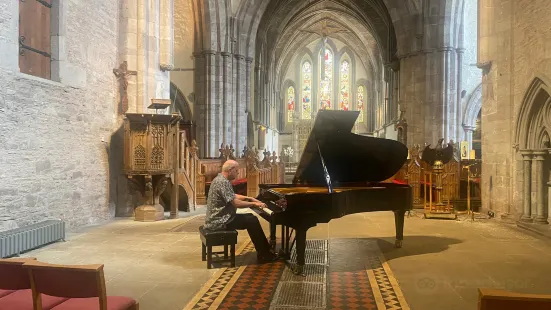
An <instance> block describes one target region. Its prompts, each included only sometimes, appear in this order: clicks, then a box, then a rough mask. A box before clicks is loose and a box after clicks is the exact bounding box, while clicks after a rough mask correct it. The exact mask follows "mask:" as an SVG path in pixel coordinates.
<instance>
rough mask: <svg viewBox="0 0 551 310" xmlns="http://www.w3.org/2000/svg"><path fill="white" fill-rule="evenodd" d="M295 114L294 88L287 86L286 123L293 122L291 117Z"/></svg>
mask: <svg viewBox="0 0 551 310" xmlns="http://www.w3.org/2000/svg"><path fill="white" fill-rule="evenodd" d="M294 114H295V88H294V87H293V86H289V88H287V121H288V122H289V123H292V122H293V116H294Z"/></svg>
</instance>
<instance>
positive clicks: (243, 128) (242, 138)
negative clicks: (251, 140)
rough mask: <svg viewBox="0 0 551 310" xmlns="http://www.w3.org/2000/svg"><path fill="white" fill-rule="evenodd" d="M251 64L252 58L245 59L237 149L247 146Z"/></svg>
mask: <svg viewBox="0 0 551 310" xmlns="http://www.w3.org/2000/svg"><path fill="white" fill-rule="evenodd" d="M252 63H253V58H251V57H247V58H245V64H244V65H245V89H244V91H245V94H244V101H243V100H241V101H242V102H241V106H240V108H239V110H238V111H237V113H239V114H240V115H241V116H240V121H239V122H238V123H237V124H236V126H239V132H241V134H240V135H239V136H237V144H238V146H239V149H243V148H244V147H245V145H247V112H248V111H250V110H251V64H252Z"/></svg>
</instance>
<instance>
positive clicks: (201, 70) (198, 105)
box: [193, 53, 207, 157]
mask: <svg viewBox="0 0 551 310" xmlns="http://www.w3.org/2000/svg"><path fill="white" fill-rule="evenodd" d="M193 56H194V58H195V72H194V78H195V87H194V88H195V109H194V110H195V112H194V114H195V121H196V123H197V132H196V140H197V146H198V147H199V154H198V155H199V156H200V157H205V156H206V154H207V123H206V121H207V117H206V102H205V93H206V91H205V77H206V76H205V75H206V74H205V72H206V71H205V70H206V65H205V57H204V55H203V53H193Z"/></svg>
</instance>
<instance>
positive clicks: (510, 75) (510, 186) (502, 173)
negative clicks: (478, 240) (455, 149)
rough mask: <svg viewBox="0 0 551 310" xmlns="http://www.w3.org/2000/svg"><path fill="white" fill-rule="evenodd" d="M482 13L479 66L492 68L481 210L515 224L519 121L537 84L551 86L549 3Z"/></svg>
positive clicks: (486, 81)
mask: <svg viewBox="0 0 551 310" xmlns="http://www.w3.org/2000/svg"><path fill="white" fill-rule="evenodd" d="M480 7H481V11H480V14H481V17H480V20H481V22H482V23H481V25H480V33H479V38H480V41H479V44H480V50H479V61H480V62H481V63H487V64H489V63H490V62H491V68H490V70H489V72H488V73H487V74H486V75H485V76H484V78H483V88H482V91H483V104H482V130H483V131H482V148H483V153H484V162H483V167H482V171H483V176H482V182H483V183H482V186H483V197H487V198H485V199H483V207H484V208H490V209H493V210H496V211H498V212H507V211H509V212H510V213H511V214H512V215H513V216H514V217H515V218H516V217H518V216H520V215H521V214H522V197H523V192H522V189H523V171H522V158H521V156H520V154H519V152H517V151H516V150H515V149H514V148H513V147H514V143H515V130H516V125H517V121H518V120H517V117H518V114H519V110H520V107H521V105H522V104H523V100H524V96H525V94H526V93H527V91H528V88H529V86H530V85H531V83H532V82H533V81H534V79H535V78H540V79H541V80H543V81H550V79H549V78H550V77H551V54H550V53H549V51H550V48H551V45H550V44H549V43H548V42H551V28H550V27H549V26H550V25H551V21H550V20H549V16H550V14H551V7H550V6H549V4H548V1H546V0H519V1H507V0H499V1H495V0H494V1H490V0H483V1H481V4H480ZM546 83H548V82H546ZM547 85H549V84H547ZM534 179H535V178H532V180H534ZM532 188H533V189H534V188H535V186H532ZM532 202H535V199H532Z"/></svg>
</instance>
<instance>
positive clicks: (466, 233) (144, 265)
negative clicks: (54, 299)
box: [25, 212, 551, 310]
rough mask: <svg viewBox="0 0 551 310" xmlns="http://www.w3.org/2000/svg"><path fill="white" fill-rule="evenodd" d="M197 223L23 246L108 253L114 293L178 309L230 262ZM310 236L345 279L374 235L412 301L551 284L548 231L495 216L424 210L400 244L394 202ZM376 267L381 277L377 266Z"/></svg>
mask: <svg viewBox="0 0 551 310" xmlns="http://www.w3.org/2000/svg"><path fill="white" fill-rule="evenodd" d="M194 216H197V215H194ZM186 223H187V224H186ZM197 224H198V221H197V218H195V219H194V218H193V217H192V216H188V217H186V218H180V219H177V220H166V221H162V222H156V223H140V222H134V221H132V220H130V219H115V220H113V221H111V222H110V223H107V224H105V225H100V226H96V227H89V228H86V229H83V230H82V231H80V232H76V233H71V234H70V235H69V236H68V238H67V242H61V243H56V244H52V245H49V246H46V247H44V248H41V249H38V250H34V251H31V252H29V253H26V254H25V256H33V257H37V258H38V259H39V260H43V261H46V262H51V263H63V264H86V263H103V264H105V275H106V281H107V291H108V293H109V294H111V295H128V296H132V297H135V298H137V299H139V301H140V309H142V310H148V309H152V310H158V309H159V310H161V309H162V310H164V309H167V310H171V309H175V310H181V309H183V308H184V307H185V306H186V305H187V304H188V303H190V301H191V300H192V299H193V298H194V296H196V295H197V293H198V292H199V291H200V290H202V289H204V287H205V284H206V283H207V282H209V281H211V282H212V279H213V276H216V277H218V275H216V273H220V272H228V270H229V269H227V270H225V269H211V270H208V269H206V263H205V262H203V261H201V243H200V240H199V237H198V234H197V232H194V227H195V226H196V225H197ZM181 225H184V226H181ZM185 225H188V226H185ZM178 227H179V228H178ZM175 230H176V231H178V232H176V231H175ZM308 238H309V239H320V240H324V239H329V241H328V242H330V244H336V245H331V246H330V247H329V249H330V251H329V256H330V259H331V260H332V261H335V263H333V262H332V263H331V265H332V266H333V267H331V268H332V269H331V268H330V270H328V273H327V275H328V281H330V282H329V283H336V282H338V281H342V279H338V277H339V275H338V273H340V276H342V277H344V276H348V277H354V275H353V273H354V272H356V271H357V270H356V271H355V270H350V269H351V268H348V270H347V268H346V266H349V263H350V261H352V260H354V259H359V258H362V257H363V256H365V255H364V253H363V252H362V251H363V250H362V249H363V248H362V247H363V246H362V243H363V242H374V243H375V244H376V245H377V247H378V248H379V249H380V251H381V252H382V254H383V255H384V259H385V260H386V261H387V263H388V267H389V272H391V274H393V275H394V278H395V280H396V285H399V287H400V289H401V292H402V293H403V297H404V299H405V300H406V301H407V305H409V307H410V308H411V309H476V305H477V288H478V287H492V288H504V289H508V290H512V291H518V292H531V293H547V294H551V277H549V276H548V275H549V274H550V273H551V264H549V261H550V259H551V242H550V240H548V239H542V238H540V237H538V236H534V235H530V234H528V233H526V232H524V231H521V230H519V229H516V228H515V227H513V226H504V225H502V224H498V223H497V222H496V220H495V219H492V220H477V221H475V222H471V221H467V220H464V221H449V220H427V219H423V218H422V214H419V213H418V214H417V215H413V216H412V217H408V218H407V219H406V224H405V240H404V246H403V248H401V249H395V248H394V247H393V244H394V218H393V215H392V213H390V212H381V213H363V214H356V215H350V216H347V217H344V218H342V219H338V220H334V221H332V222H331V223H329V224H323V225H319V226H318V227H315V228H313V229H311V230H310V231H309V233H308ZM343 239H348V241H347V242H341V245H342V246H341V247H340V248H339V246H338V244H339V243H338V242H337V243H332V242H334V241H335V240H343ZM246 242H248V237H247V236H246V233H245V232H241V233H240V234H239V239H238V243H239V244H238V246H237V247H238V248H243V246H244V245H246ZM347 243H348V245H347ZM351 243H352V244H353V245H351ZM250 254H252V255H247V254H245V255H242V256H240V257H238V263H237V267H238V268H236V270H239V266H243V264H246V263H247V262H252V261H254V253H250ZM339 260H342V262H341V263H339ZM339 266H340V267H341V268H342V269H339ZM244 268H245V267H244ZM251 270H252V269H251ZM242 271H243V270H242ZM243 272H244V271H243ZM229 276H230V278H231V277H233V276H234V275H229ZM373 276H375V277H376V276H379V277H384V276H383V275H380V274H379V275H377V274H376V273H375V272H374V273H373ZM391 280H392V279H389V280H388V281H390V282H392V281H393V280H392V281H391ZM331 281H336V282H331ZM351 281H352V280H351ZM353 281H360V282H361V281H365V279H361V278H359V277H356V278H355V279H353ZM362 283H363V282H362Z"/></svg>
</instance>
